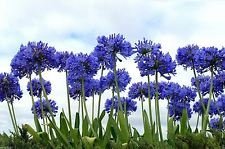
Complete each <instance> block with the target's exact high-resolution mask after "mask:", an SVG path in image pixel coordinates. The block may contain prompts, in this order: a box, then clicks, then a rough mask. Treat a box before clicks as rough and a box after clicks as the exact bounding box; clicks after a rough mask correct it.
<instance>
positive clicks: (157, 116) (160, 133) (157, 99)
mask: <svg viewBox="0 0 225 149" xmlns="http://www.w3.org/2000/svg"><path fill="white" fill-rule="evenodd" d="M155 88H156V92H155V105H156V107H155V108H156V119H157V121H158V128H159V136H160V140H161V141H163V135H162V127H161V120H160V112H159V92H158V71H156V75H155Z"/></svg>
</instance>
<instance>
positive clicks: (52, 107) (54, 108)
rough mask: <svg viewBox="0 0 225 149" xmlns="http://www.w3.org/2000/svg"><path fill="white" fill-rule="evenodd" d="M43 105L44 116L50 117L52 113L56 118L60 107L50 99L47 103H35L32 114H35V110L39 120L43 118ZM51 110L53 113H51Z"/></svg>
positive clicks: (43, 101)
mask: <svg viewBox="0 0 225 149" xmlns="http://www.w3.org/2000/svg"><path fill="white" fill-rule="evenodd" d="M41 105H42V106H43V112H44V113H43V115H44V116H49V115H50V114H51V112H52V114H53V115H54V116H55V115H56V113H57V112H58V106H57V105H56V102H55V101H54V100H51V99H49V100H48V101H46V99H42V100H40V99H39V100H38V101H36V102H35V103H34V105H33V106H32V108H31V111H32V113H34V110H35V112H36V114H37V116H38V118H42V119H43V117H42V112H41V111H42V110H41ZM50 110H51V112H50Z"/></svg>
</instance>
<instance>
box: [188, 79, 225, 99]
mask: <svg viewBox="0 0 225 149" xmlns="http://www.w3.org/2000/svg"><path fill="white" fill-rule="evenodd" d="M196 79H198V81H199V89H200V91H201V94H202V95H203V96H205V95H207V94H209V90H210V76H204V75H200V76H198V77H197V78H196ZM196 79H195V78H192V79H191V83H192V86H195V87H196V88H197V86H196ZM213 92H214V93H215V95H216V96H219V95H220V94H222V93H223V92H224V91H223V80H221V79H220V78H219V75H217V76H216V77H214V78H213Z"/></svg>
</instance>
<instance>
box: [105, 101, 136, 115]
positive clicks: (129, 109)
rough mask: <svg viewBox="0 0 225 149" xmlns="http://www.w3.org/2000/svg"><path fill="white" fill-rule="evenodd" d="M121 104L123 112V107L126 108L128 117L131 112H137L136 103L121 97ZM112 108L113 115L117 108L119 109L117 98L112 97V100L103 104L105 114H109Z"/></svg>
mask: <svg viewBox="0 0 225 149" xmlns="http://www.w3.org/2000/svg"><path fill="white" fill-rule="evenodd" d="M121 104H122V108H123V109H122V110H123V111H124V110H125V109H124V107H125V106H126V112H127V115H130V114H131V112H135V111H136V110H137V105H136V104H137V102H136V101H134V100H132V99H130V98H125V97H122V98H121ZM112 106H113V109H114V110H115V114H116V113H117V112H118V108H119V102H118V98H117V97H114V99H113V100H112V99H107V100H106V102H105V110H106V112H108V113H110V111H111V107H112Z"/></svg>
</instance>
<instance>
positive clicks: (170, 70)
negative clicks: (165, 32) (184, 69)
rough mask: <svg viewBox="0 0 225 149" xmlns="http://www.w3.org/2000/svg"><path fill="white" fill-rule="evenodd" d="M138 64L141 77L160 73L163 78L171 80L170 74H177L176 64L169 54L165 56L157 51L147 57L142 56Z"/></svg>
mask: <svg viewBox="0 0 225 149" xmlns="http://www.w3.org/2000/svg"><path fill="white" fill-rule="evenodd" d="M136 62H137V63H138V68H139V71H140V73H141V76H147V75H155V73H156V72H159V74H160V75H161V76H163V77H164V78H166V79H167V80H170V78H171V76H170V74H172V75H175V74H176V69H175V68H176V62H175V61H173V60H172V58H171V56H170V55H169V53H167V54H163V53H162V52H161V51H159V50H155V51H152V52H151V53H150V54H149V55H147V56H142V57H141V58H139V59H138V60H136Z"/></svg>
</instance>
